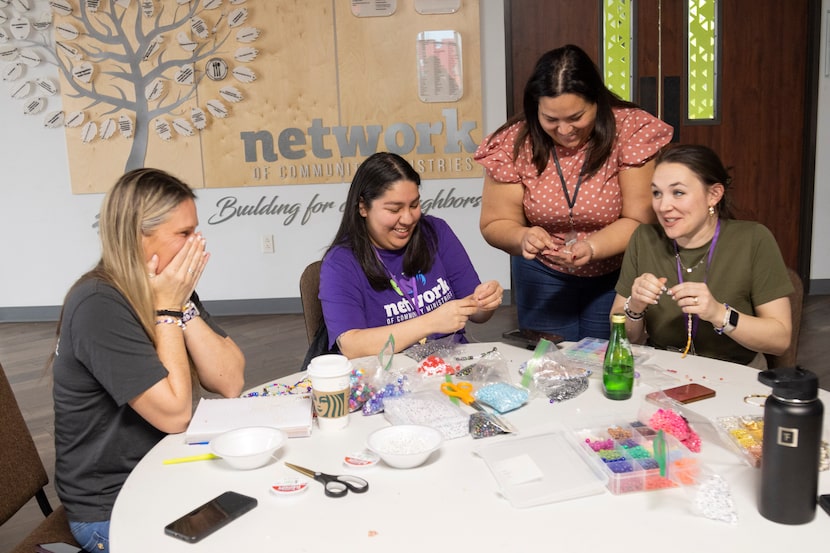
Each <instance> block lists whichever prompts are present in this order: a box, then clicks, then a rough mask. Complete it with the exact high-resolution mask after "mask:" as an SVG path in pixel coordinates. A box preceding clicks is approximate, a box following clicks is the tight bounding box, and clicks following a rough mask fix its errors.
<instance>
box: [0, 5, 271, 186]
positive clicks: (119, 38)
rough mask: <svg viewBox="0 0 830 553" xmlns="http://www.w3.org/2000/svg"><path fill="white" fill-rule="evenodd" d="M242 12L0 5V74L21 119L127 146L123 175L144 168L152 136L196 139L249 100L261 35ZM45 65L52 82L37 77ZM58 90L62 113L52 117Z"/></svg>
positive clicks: (88, 140) (240, 8)
mask: <svg viewBox="0 0 830 553" xmlns="http://www.w3.org/2000/svg"><path fill="white" fill-rule="evenodd" d="M245 4H246V0H77V1H72V0H49V1H44V0H0V60H2V61H3V62H5V67H3V69H2V76H3V79H4V80H6V81H9V82H10V83H11V85H10V95H11V97H12V98H14V99H17V100H20V101H21V102H22V105H23V108H22V109H23V111H24V113H26V114H30V115H36V114H40V113H44V114H45V115H44V125H45V126H47V127H51V128H59V127H68V128H69V129H74V131H69V132H68V134H67V138H68V139H71V138H72V137H73V132H77V134H76V135H74V136H75V138H76V139H79V140H80V141H81V142H83V143H84V144H89V145H94V144H95V143H96V142H100V141H111V140H125V141H129V147H128V148H126V149H122V150H121V151H122V152H125V153H126V156H125V159H124V160H123V169H124V170H130V169H133V168H136V167H141V166H143V165H144V163H145V157H146V155H147V149H148V142H149V140H150V139H151V136H153V135H155V136H156V137H158V138H159V139H161V140H162V141H164V142H170V143H174V142H176V141H187V140H198V135H199V133H200V131H203V130H206V129H208V127H209V126H210V125H211V122H212V121H213V120H216V119H223V118H225V117H228V116H229V115H231V113H232V111H233V108H232V106H233V104H238V103H240V102H244V100H245V94H244V93H243V92H242V91H243V90H244V89H245V87H246V86H248V85H250V84H251V83H253V82H254V81H255V80H256V78H257V74H256V72H255V71H254V69H253V68H252V67H251V66H250V63H251V62H252V61H254V60H255V59H256V57H257V55H258V53H259V51H258V49H257V48H256V47H255V45H254V44H255V43H256V41H257V39H258V38H259V37H260V30H259V29H258V28H256V27H253V26H251V25H250V23H249V18H250V15H251V14H250V11H249V7H248V6H246V5H245ZM41 64H44V65H46V66H49V67H51V68H53V73H52V75H47V76H34V74H35V72H36V71H35V68H38V67H40V66H41ZM40 72H41V73H43V70H42V69H41V70H40ZM55 77H57V79H56V78H55ZM58 83H59V84H60V89H61V90H60V92H61V95H62V96H63V108H64V109H57V110H55V109H51V110H50V109H47V107H51V106H49V104H50V103H51V99H52V97H57V96H58V93H59V84H58Z"/></svg>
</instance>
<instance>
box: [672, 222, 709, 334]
mask: <svg viewBox="0 0 830 553" xmlns="http://www.w3.org/2000/svg"><path fill="white" fill-rule="evenodd" d="M718 236H720V219H718V224H717V226H715V234H714V236H712V242H710V243H709V253H708V254H707V259H706V267H705V268H704V269H703V283H704V284H706V279H708V278H709V265H711V264H712V256H713V255H715V245H716V244H717V243H718ZM672 242H673V243H674V257H675V260H676V261H677V280H678V281H679V283H680V284H683V271H682V270H681V267H680V250H679V249H678V247H677V240H673V241H672ZM699 322H700V317H698V316H697V315H692V337H694V336H695V335H696V334H697V325H698V323H699Z"/></svg>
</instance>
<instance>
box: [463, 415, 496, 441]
mask: <svg viewBox="0 0 830 553" xmlns="http://www.w3.org/2000/svg"><path fill="white" fill-rule="evenodd" d="M499 434H505V431H504V430H502V429H501V427H500V426H499V425H498V424H496V423H495V422H494V421H493V419H492V418H491V417H489V416H488V415H487V413H482V412H477V413H473V414H472V415H470V435H471V436H472V437H473V438H474V439H479V438H489V437H490V436H498V435H499Z"/></svg>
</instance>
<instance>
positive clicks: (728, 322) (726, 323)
mask: <svg viewBox="0 0 830 553" xmlns="http://www.w3.org/2000/svg"><path fill="white" fill-rule="evenodd" d="M723 306H724V307H725V308H726V314H725V315H724V316H723V326H721V327H720V328H718V327H715V332H717V333H718V334H723V333H724V332H726V333H729V332H732V331H733V330H735V327H736V326H738V317H739V316H740V313H738V312H737V311H735V310H734V309H732V308H731V307H729V304H728V303H724V304H723Z"/></svg>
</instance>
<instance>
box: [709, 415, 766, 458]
mask: <svg viewBox="0 0 830 553" xmlns="http://www.w3.org/2000/svg"><path fill="white" fill-rule="evenodd" d="M715 422H716V423H717V424H716V425H715V427H716V428H717V429H718V432H719V433H720V435H721V437H722V438H723V439H724V440H725V441H726V443H728V444H730V445H731V446H732V448H733V449H734V450H735V451H736V452H737V453H738V455H740V457H741V458H742V459H743V460H744V461H746V463H747V464H748V465H749V466H751V467H756V468H758V467H760V466H761V447H762V445H763V443H764V417H761V416H752V415H742V416H733V417H719V418H718V419H716V421H715Z"/></svg>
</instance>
